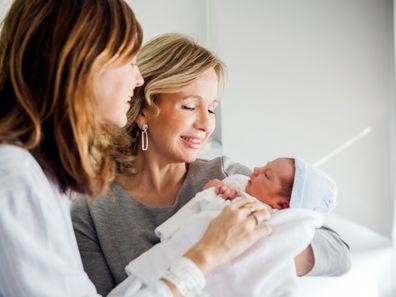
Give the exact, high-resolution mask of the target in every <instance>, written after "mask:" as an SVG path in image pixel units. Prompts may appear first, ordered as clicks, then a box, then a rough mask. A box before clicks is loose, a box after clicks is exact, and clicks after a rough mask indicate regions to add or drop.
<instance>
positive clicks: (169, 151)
mask: <svg viewBox="0 0 396 297" xmlns="http://www.w3.org/2000/svg"><path fill="white" fill-rule="evenodd" d="M217 96H218V77H217V74H216V72H215V70H214V69H213V68H210V69H208V70H207V71H205V72H204V73H202V74H201V75H200V76H198V77H197V78H196V79H195V80H194V81H193V82H192V83H191V84H189V85H188V86H186V87H183V88H181V89H180V90H179V91H178V92H176V93H167V94H161V95H160V96H159V97H158V99H157V101H156V105H157V107H158V108H159V111H160V112H159V114H158V116H152V117H150V118H149V120H148V121H147V124H148V126H149V129H148V137H149V151H150V155H151V157H152V156H153V154H155V155H157V156H158V157H159V158H160V159H162V158H165V159H167V160H168V161H169V162H187V163H191V162H193V161H195V160H196V158H197V156H198V153H199V151H200V149H201V148H202V146H203V145H204V144H205V142H206V141H207V140H208V138H209V136H210V135H211V134H212V132H213V131H214V129H215V114H214V110H215V108H216V106H217V105H218V99H217Z"/></svg>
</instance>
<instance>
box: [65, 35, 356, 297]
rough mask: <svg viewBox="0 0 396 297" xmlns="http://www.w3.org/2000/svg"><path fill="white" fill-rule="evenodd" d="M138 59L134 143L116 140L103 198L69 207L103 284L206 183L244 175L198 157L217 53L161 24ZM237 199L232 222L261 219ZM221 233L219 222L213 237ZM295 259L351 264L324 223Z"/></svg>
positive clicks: (312, 265) (304, 264)
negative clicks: (112, 176)
mask: <svg viewBox="0 0 396 297" xmlns="http://www.w3.org/2000/svg"><path fill="white" fill-rule="evenodd" d="M138 65H139V67H140V69H141V71H142V75H143V78H144V79H145V85H144V86H142V87H140V88H137V89H136V92H135V94H134V97H133V98H134V100H135V101H136V103H135V104H134V105H133V106H132V108H131V110H130V111H129V114H128V125H127V128H128V131H129V135H130V136H131V140H130V141H131V144H130V146H129V147H126V148H125V147H122V146H120V147H119V154H118V155H116V159H117V160H118V170H119V173H118V176H117V179H116V181H115V182H114V183H113V184H112V186H111V188H112V189H111V190H110V191H108V192H107V193H105V194H104V195H102V197H100V199H98V200H96V201H95V202H92V203H90V202H89V201H87V200H86V199H83V198H81V199H78V200H76V201H75V202H74V205H73V209H72V218H73V225H74V228H75V232H76V236H77V241H78V245H79V248H80V253H81V256H82V260H83V264H84V267H85V269H86V271H87V273H88V275H89V277H90V278H91V279H92V281H93V282H94V283H95V284H96V286H97V288H98V289H99V291H100V292H102V293H103V294H106V293H107V292H109V291H110V290H112V289H113V288H114V287H115V286H116V285H118V284H119V283H121V282H122V281H124V280H125V279H126V277H127V275H126V273H125V267H126V266H127V264H128V263H129V262H130V261H132V260H133V259H135V258H136V257H138V256H139V255H140V254H142V253H143V252H145V251H147V250H148V249H150V248H151V247H153V246H154V245H155V244H156V243H158V241H159V239H158V237H157V236H156V235H155V234H154V229H155V228H156V227H157V226H159V225H160V224H162V223H163V222H164V221H166V220H167V219H168V218H169V217H171V216H172V215H173V214H175V213H176V212H177V211H178V210H179V209H180V208H181V207H182V206H183V205H185V204H186V203H187V202H188V201H189V200H190V199H191V198H192V197H194V195H195V194H196V193H197V192H199V191H200V189H201V188H202V187H203V185H204V184H206V183H207V182H208V181H209V180H211V179H215V178H217V179H223V178H224V177H226V176H228V175H230V174H244V175H250V170H249V169H248V168H247V167H245V166H243V165H240V164H238V163H234V162H232V161H230V160H229V159H228V158H225V157H220V158H216V159H214V160H211V161H208V160H200V159H197V156H198V153H199V151H200V149H201V147H202V146H203V145H204V144H205V142H206V141H207V140H208V138H209V137H210V135H211V134H212V132H213V130H214V128H215V117H214V113H215V111H216V107H217V105H218V104H219V85H221V84H222V81H223V72H224V66H223V64H222V62H221V61H220V60H219V59H218V58H217V57H216V56H214V55H213V54H212V53H210V52H209V51H208V50H207V49H205V48H203V47H202V46H200V45H198V44H197V43H195V42H194V41H192V40H190V39H189V38H188V37H185V36H183V35H179V34H167V35H163V36H160V37H157V38H155V39H153V40H152V41H150V42H148V43H147V44H146V45H145V46H144V47H143V48H142V50H141V52H140V53H139V55H138ZM130 160H133V161H130ZM239 203H240V200H237V205H238V207H239V208H242V210H244V209H245V208H248V211H245V212H242V213H240V216H239V217H238V220H240V223H238V224H241V223H243V222H245V221H249V220H250V221H252V222H253V223H254V222H256V223H257V224H259V223H260V222H261V221H262V218H263V217H264V216H268V214H265V213H263V212H262V211H259V212H257V211H256V210H257V206H248V207H246V205H244V204H239ZM231 205H233V204H231ZM234 206H235V205H234ZM249 208H250V210H249ZM228 223H229V222H228ZM227 236H228V235H227V234H226V233H225V230H221V229H219V230H218V233H217V234H216V237H215V238H213V239H214V240H219V241H220V240H223V238H224V237H227ZM241 239H242V238H241ZM245 240H246V239H245ZM224 242H225V244H226V245H227V246H228V247H231V246H232V245H231V244H229V242H228V241H227V240H225V241H224ZM203 248H204V249H206V248H207V247H206V246H203ZM215 256H216V257H214V258H211V259H210V261H209V263H215V262H216V261H220V262H221V263H225V261H226V259H224V257H223V256H224V255H222V254H221V253H218V254H216V255H215ZM227 261H228V259H227ZM295 262H296V268H297V273H298V274H299V275H304V274H306V273H308V272H310V274H312V275H337V274H342V273H344V272H346V271H347V270H348V268H349V263H350V258H349V249H348V247H347V245H346V244H345V243H344V242H343V241H342V240H341V238H340V237H339V236H338V235H337V234H336V233H335V232H334V231H332V230H330V229H328V228H326V227H323V228H321V229H319V230H318V231H317V232H316V235H315V238H314V240H313V242H312V244H311V245H310V246H309V247H308V248H307V249H306V250H305V251H304V252H303V253H302V254H301V255H299V256H298V257H297V258H296V260H295ZM263 265H265V263H263ZM212 268H213V267H211V269H212ZM206 272H207V270H206ZM147 273H148V274H150V272H147ZM126 283H128V279H127V280H126V281H125V282H124V284H126ZM136 285H138V286H139V285H141V284H136Z"/></svg>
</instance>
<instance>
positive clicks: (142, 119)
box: [136, 108, 152, 128]
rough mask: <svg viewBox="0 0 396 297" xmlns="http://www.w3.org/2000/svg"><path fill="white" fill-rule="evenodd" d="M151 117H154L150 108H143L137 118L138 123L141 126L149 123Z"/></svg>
mask: <svg viewBox="0 0 396 297" xmlns="http://www.w3.org/2000/svg"><path fill="white" fill-rule="evenodd" d="M151 118H152V112H151V111H150V109H149V108H143V109H142V110H141V111H140V113H139V115H138V116H137V118H136V123H137V124H138V126H139V127H140V128H141V127H142V126H143V125H144V124H147V123H149V122H150V119H151Z"/></svg>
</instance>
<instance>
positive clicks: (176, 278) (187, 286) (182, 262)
mask: <svg viewBox="0 0 396 297" xmlns="http://www.w3.org/2000/svg"><path fill="white" fill-rule="evenodd" d="M164 278H165V279H167V280H168V281H170V282H172V283H173V284H174V285H175V286H176V287H177V289H178V290H179V292H180V294H181V295H182V296H188V295H190V294H193V293H195V292H200V291H202V289H203V287H204V286H205V285H206V279H205V276H204V275H203V273H202V271H201V270H200V269H199V268H198V266H197V265H196V264H195V263H194V262H193V261H191V260H190V259H187V258H185V257H182V258H179V259H178V260H176V261H175V262H173V263H172V264H171V265H170V267H169V269H168V271H167V273H166V274H165V275H164Z"/></svg>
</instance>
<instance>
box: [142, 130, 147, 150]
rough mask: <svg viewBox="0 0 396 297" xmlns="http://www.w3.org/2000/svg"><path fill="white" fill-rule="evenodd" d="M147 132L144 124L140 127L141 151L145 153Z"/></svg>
mask: <svg viewBox="0 0 396 297" xmlns="http://www.w3.org/2000/svg"><path fill="white" fill-rule="evenodd" d="M147 130H148V125H147V124H144V125H143V127H142V151H147V148H148V136H147Z"/></svg>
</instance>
